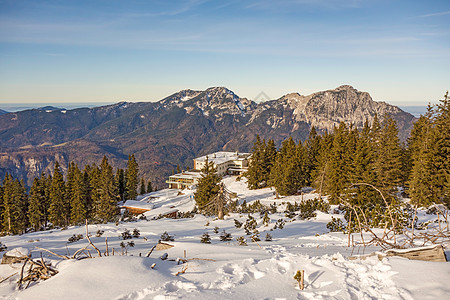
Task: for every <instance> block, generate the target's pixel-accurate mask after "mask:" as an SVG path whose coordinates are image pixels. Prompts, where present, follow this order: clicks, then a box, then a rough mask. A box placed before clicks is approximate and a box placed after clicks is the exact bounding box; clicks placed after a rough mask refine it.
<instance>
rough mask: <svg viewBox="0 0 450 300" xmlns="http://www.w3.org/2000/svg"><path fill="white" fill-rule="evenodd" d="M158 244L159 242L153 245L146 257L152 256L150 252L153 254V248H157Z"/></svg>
mask: <svg viewBox="0 0 450 300" xmlns="http://www.w3.org/2000/svg"><path fill="white" fill-rule="evenodd" d="M156 246H158V244H156V245H155V246H153V247H152V249H150V251H148V253H147V255H146V256H145V257H150V254H152V252H153V250H155V248H156Z"/></svg>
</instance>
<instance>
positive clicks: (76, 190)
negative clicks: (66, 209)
mask: <svg viewBox="0 0 450 300" xmlns="http://www.w3.org/2000/svg"><path fill="white" fill-rule="evenodd" d="M72 172H73V174H72V177H73V178H72V184H71V193H70V206H71V207H70V223H71V224H73V225H81V224H83V222H84V221H85V220H86V219H87V208H86V204H87V186H86V182H85V179H84V174H83V173H82V172H81V171H80V169H79V168H78V166H77V165H74V166H72Z"/></svg>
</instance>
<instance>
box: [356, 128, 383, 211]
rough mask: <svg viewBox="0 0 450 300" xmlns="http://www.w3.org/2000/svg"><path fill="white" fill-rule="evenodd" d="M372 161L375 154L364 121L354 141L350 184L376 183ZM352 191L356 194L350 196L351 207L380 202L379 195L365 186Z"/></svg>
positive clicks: (369, 133)
mask: <svg viewBox="0 0 450 300" xmlns="http://www.w3.org/2000/svg"><path fill="white" fill-rule="evenodd" d="M374 160H375V152H374V149H373V147H372V141H371V128H370V125H369V122H368V120H366V121H365V122H364V127H363V128H362V130H361V132H360V133H359V136H358V139H357V141H356V149H355V155H354V159H353V171H352V173H351V175H350V180H351V182H352V183H357V184H358V183H368V184H374V183H375V181H376V174H375V171H374ZM354 189H356V192H354V193H351V195H350V202H351V204H353V205H358V206H361V207H364V206H365V205H370V204H374V203H377V202H379V200H381V198H380V194H379V193H378V192H377V191H376V190H374V189H373V188H371V187H369V186H367V185H358V186H355V187H354Z"/></svg>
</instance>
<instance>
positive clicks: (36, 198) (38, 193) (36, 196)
mask: <svg viewBox="0 0 450 300" xmlns="http://www.w3.org/2000/svg"><path fill="white" fill-rule="evenodd" d="M44 197H45V190H44V188H43V186H42V183H41V180H40V179H39V178H34V180H33V184H32V185H31V189H30V198H29V206H28V220H29V222H30V225H31V227H33V228H34V230H39V229H40V228H41V226H42V225H43V217H44V214H43V212H42V210H41V202H42V201H43V198H44Z"/></svg>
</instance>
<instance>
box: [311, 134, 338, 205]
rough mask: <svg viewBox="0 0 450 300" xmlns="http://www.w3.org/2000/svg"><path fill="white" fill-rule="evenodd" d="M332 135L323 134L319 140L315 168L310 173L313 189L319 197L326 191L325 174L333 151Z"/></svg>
mask: <svg viewBox="0 0 450 300" xmlns="http://www.w3.org/2000/svg"><path fill="white" fill-rule="evenodd" d="M333 140H334V134H333V133H328V132H325V134H324V135H323V136H322V138H321V139H320V147H319V152H318V158H317V163H316V166H315V167H314V168H313V169H312V171H311V180H312V185H313V187H314V188H315V189H316V190H318V191H319V197H321V196H322V194H323V193H324V192H325V191H326V185H327V182H328V177H327V174H329V169H330V159H331V154H332V149H333Z"/></svg>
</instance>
